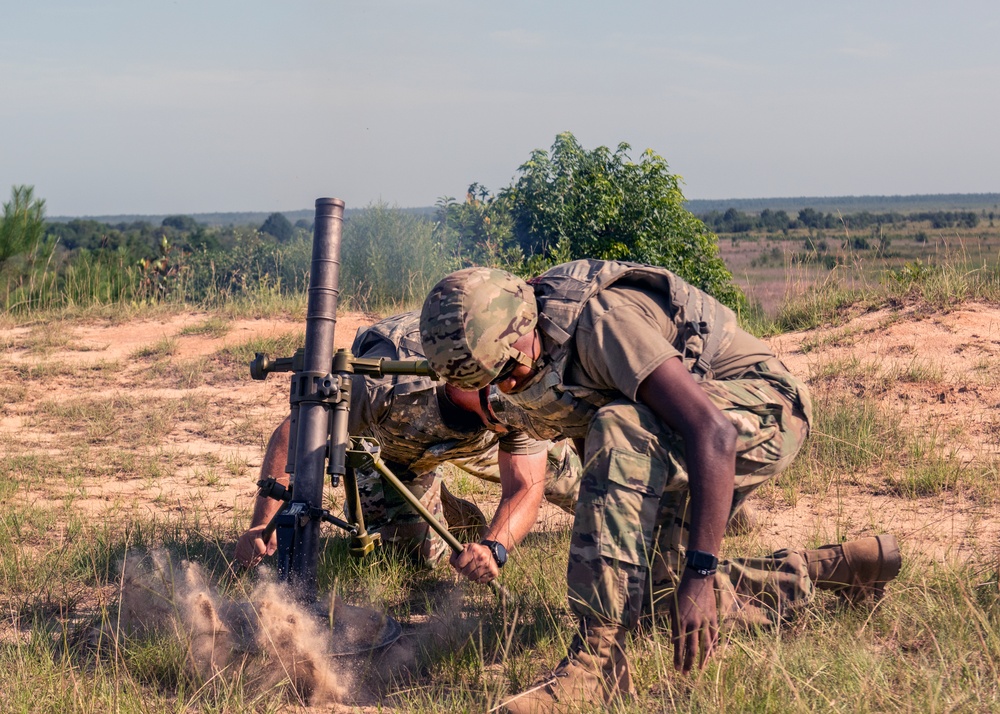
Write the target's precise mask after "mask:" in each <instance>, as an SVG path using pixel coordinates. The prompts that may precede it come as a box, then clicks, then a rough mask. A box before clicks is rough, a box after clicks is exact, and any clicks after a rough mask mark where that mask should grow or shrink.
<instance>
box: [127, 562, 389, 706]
mask: <svg viewBox="0 0 1000 714" xmlns="http://www.w3.org/2000/svg"><path fill="white" fill-rule="evenodd" d="M325 605H326V607H327V609H328V610H329V611H330V612H331V613H333V615H336V614H338V611H339V613H341V614H343V615H344V616H345V617H348V618H349V619H351V620H352V621H351V622H349V623H347V625H346V627H343V628H341V629H342V630H343V631H344V632H347V633H348V634H349V635H350V636H351V638H352V639H353V640H354V641H356V642H361V641H363V640H364V639H365V638H368V641H369V642H371V641H372V640H373V639H374V638H375V637H376V636H377V634H378V632H379V631H380V630H381V626H382V625H383V624H384V619H382V620H381V622H378V621H377V620H378V615H377V613H376V614H374V615H372V614H370V613H372V612H373V611H369V610H366V609H363V608H352V607H350V606H347V605H342V604H340V599H339V598H336V599H334V601H333V604H332V605H331V603H330V602H327V603H326V604H325ZM342 624H343V623H342ZM373 628H376V629H374V632H373ZM111 629H112V630H114V631H116V632H117V633H119V634H122V635H126V636H142V635H144V634H160V635H166V636H170V637H176V638H177V640H178V641H179V642H180V644H181V645H182V646H183V647H184V648H185V651H186V658H187V667H188V669H189V671H190V672H191V673H192V674H194V675H196V676H197V677H200V678H201V679H202V681H209V680H211V679H217V678H230V679H231V680H232V681H236V680H237V679H238V680H240V681H242V682H243V683H244V684H245V685H247V686H249V687H250V688H251V689H252V690H253V691H258V692H263V691H265V690H269V689H271V688H273V687H275V686H277V685H279V684H281V683H282V682H288V683H290V684H291V685H292V688H293V692H292V693H290V694H293V696H294V697H295V698H297V699H298V700H299V701H301V702H308V703H309V704H312V705H322V704H332V703H340V702H344V700H345V698H347V694H348V692H350V691H351V689H352V686H353V680H354V677H353V675H352V674H351V673H350V672H349V671H348V669H347V668H346V666H344V665H342V664H338V660H337V659H336V658H335V657H334V656H333V654H334V647H333V644H334V643H333V641H332V636H331V629H330V626H329V622H328V620H327V618H326V617H324V616H322V613H320V612H319V611H318V610H317V609H313V608H309V607H306V606H303V605H302V604H300V603H298V602H297V601H296V600H295V598H294V597H293V596H292V593H291V592H290V591H289V589H288V588H287V587H286V586H284V585H282V584H279V583H276V582H274V581H273V580H268V579H265V581H264V582H261V583H260V584H259V585H257V586H256V587H255V588H254V589H253V590H252V591H251V592H250V593H249V594H247V595H246V596H245V597H235V598H234V597H227V596H223V595H221V594H220V593H219V592H218V590H217V589H216V588H214V587H212V585H211V583H210V582H209V579H208V577H207V576H206V574H205V571H204V570H203V569H202V568H201V567H200V566H199V565H198V564H196V563H192V562H189V561H180V562H176V561H174V560H173V559H171V558H170V557H169V555H168V554H167V553H165V552H163V551H154V552H151V553H149V554H148V555H143V556H136V555H133V554H129V555H128V556H127V558H126V560H125V563H124V566H123V568H122V580H121V598H120V604H119V612H118V622H117V623H114V625H113V626H112V627H111ZM365 630H367V632H366V631H365ZM111 634H114V632H112V633H111Z"/></svg>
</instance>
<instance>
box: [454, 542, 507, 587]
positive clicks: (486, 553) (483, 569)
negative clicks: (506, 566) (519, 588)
mask: <svg viewBox="0 0 1000 714" xmlns="http://www.w3.org/2000/svg"><path fill="white" fill-rule="evenodd" d="M450 562H451V567H453V568H454V569H455V570H457V571H458V572H459V573H460V574H461V575H464V576H465V577H467V578H468V579H469V580H471V581H472V582H474V583H488V582H489V581H491V580H493V579H494V578H495V577H497V576H498V575H499V574H500V568H498V567H497V562H496V560H494V559H493V553H491V552H490V549H489V548H487V547H486V546H485V545H480V544H479V543H468V544H466V546H465V548H464V549H463V550H462V552H460V553H452V554H451V561H450Z"/></svg>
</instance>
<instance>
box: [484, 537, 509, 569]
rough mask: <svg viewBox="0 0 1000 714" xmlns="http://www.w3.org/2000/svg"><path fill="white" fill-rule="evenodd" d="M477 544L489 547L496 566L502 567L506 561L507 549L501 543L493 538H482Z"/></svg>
mask: <svg viewBox="0 0 1000 714" xmlns="http://www.w3.org/2000/svg"><path fill="white" fill-rule="evenodd" d="M479 545H485V546H486V547H487V548H489V549H490V552H491V553H492V554H493V560H495V561H496V562H497V567H498V568H502V567H503V566H504V563H506V562H507V549H506V548H504V547H503V543H497V542H496V541H495V540H484V541H480V543H479Z"/></svg>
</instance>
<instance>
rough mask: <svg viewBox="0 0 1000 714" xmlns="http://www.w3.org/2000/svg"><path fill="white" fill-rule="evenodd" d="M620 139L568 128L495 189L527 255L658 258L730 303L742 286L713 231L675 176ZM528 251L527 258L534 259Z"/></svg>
mask: <svg viewBox="0 0 1000 714" xmlns="http://www.w3.org/2000/svg"><path fill="white" fill-rule="evenodd" d="M630 150H631V147H630V146H629V145H628V144H626V143H621V144H619V145H618V148H617V149H615V150H614V151H612V150H611V149H609V148H608V147H606V146H599V147H598V148H596V149H594V150H593V151H587V150H585V149H584V148H583V147H582V146H581V145H580V143H579V142H578V141H577V140H576V138H575V137H574V136H573V135H572V134H571V133H569V132H565V133H562V134H559V135H558V136H557V137H556V140H555V143H554V144H553V145H552V149H551V151H550V152H547V151H544V150H541V149H538V150H536V151H534V152H532V154H531V157H530V158H529V159H528V161H527V162H525V163H524V164H522V165H521V166H520V168H519V169H518V172H519V176H518V177H517V179H516V181H515V182H514V183H513V184H512V185H511V186H509V187H508V188H506V189H504V190H502V191H501V192H500V194H499V201H500V203H501V205H502V206H503V207H504V209H505V210H506V212H508V213H509V215H510V220H511V223H512V227H513V234H514V237H515V239H516V241H517V243H518V244H519V245H520V247H521V249H522V250H523V251H524V252H525V253H526V254H527V255H529V256H536V257H537V256H541V257H542V259H543V262H544V263H549V264H553V263H556V262H561V261H562V260H565V259H567V258H569V259H576V258H599V259H604V260H631V261H636V262H640V263H647V264H650V265H660V266H664V267H666V268H668V269H670V270H672V271H674V272H676V273H677V274H678V275H680V276H681V277H683V278H684V279H685V280H688V281H689V282H691V283H692V284H694V285H696V286H698V287H700V288H702V289H704V290H706V291H708V292H710V293H712V294H713V295H715V296H716V297H718V298H719V299H721V300H723V301H724V302H726V303H727V304H729V305H732V306H741V305H742V304H743V302H744V298H743V295H742V293H741V292H740V291H739V289H738V288H737V287H735V286H734V285H733V284H732V274H731V273H730V272H729V270H728V269H727V268H726V266H725V263H724V262H723V261H722V258H721V257H720V256H719V249H718V239H717V237H716V236H715V234H713V233H711V232H710V231H709V230H708V229H707V228H706V227H705V224H704V223H702V221H700V220H699V219H698V218H696V217H695V216H694V215H693V214H692V213H691V212H690V211H688V210H687V209H686V208H685V207H684V196H683V194H682V192H681V189H680V178H679V177H678V176H676V175H675V174H672V173H670V170H669V167H668V166H667V162H666V160H665V159H663V157H661V156H659V155H658V154H656V153H654V152H653V151H652V150H649V149H647V150H646V151H644V152H643V153H642V155H641V156H640V158H639V160H638V161H633V160H632V159H631V158H630V157H629V151H630ZM537 263H538V261H537V259H536V260H530V259H529V266H530V267H532V268H536V267H544V266H538V265H537Z"/></svg>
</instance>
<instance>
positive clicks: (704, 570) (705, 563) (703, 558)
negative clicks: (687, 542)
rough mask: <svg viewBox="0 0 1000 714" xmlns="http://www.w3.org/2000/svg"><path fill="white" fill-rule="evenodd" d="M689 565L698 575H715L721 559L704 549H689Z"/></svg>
mask: <svg viewBox="0 0 1000 714" xmlns="http://www.w3.org/2000/svg"><path fill="white" fill-rule="evenodd" d="M687 567H689V568H691V570H693V571H694V572H696V573H698V575H715V571H716V570H717V569H718V567H719V559H718V558H716V557H715V556H714V555H712V554H711V553H706V552H705V551H703V550H689V551H688V552H687Z"/></svg>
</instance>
